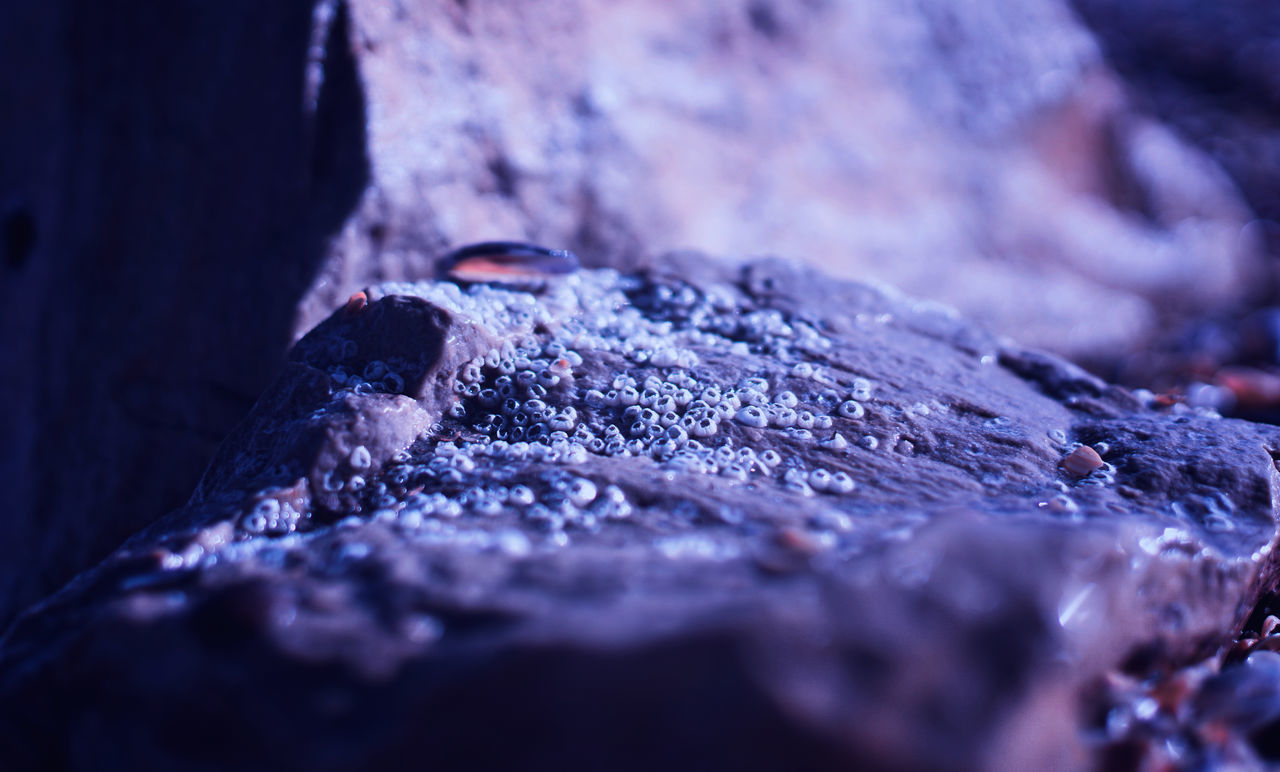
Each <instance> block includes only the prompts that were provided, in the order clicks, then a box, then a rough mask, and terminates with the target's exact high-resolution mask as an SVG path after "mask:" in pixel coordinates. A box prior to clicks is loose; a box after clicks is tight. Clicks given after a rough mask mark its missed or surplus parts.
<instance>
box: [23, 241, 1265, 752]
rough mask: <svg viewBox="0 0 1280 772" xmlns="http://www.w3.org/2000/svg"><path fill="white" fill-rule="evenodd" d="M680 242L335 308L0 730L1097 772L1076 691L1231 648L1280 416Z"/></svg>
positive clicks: (97, 586) (290, 744) (113, 569)
mask: <svg viewBox="0 0 1280 772" xmlns="http://www.w3.org/2000/svg"><path fill="white" fill-rule="evenodd" d="M689 258H690V256H689V255H687V254H686V255H682V256H678V257H673V258H671V260H670V261H669V262H668V263H666V264H661V265H659V266H658V267H656V268H654V269H652V270H648V271H644V272H641V273H636V274H621V273H618V272H616V271H612V270H592V271H581V272H579V273H577V274H575V275H572V276H568V277H565V278H562V279H558V280H554V281H551V282H549V283H548V284H547V285H546V286H544V287H542V288H540V289H539V290H537V291H518V290H514V289H504V288H502V287H497V286H488V285H475V286H464V287H459V286H456V285H453V284H448V283H430V282H426V283H417V284H384V285H380V286H378V287H374V288H370V289H369V290H368V291H367V295H366V297H367V304H364V303H355V304H354V305H348V306H347V307H345V308H342V309H339V310H338V311H336V312H334V314H333V315H332V316H331V317H330V318H329V319H328V320H326V321H325V322H323V323H321V324H320V325H318V326H317V327H316V328H315V329H314V330H313V331H312V332H311V333H309V334H308V335H307V336H306V337H304V338H303V339H302V340H301V341H300V342H299V343H298V345H297V346H296V347H295V349H294V352H293V354H292V355H291V364H290V366H289V368H288V369H287V370H286V371H285V373H284V375H283V376H282V378H281V380H280V381H279V382H278V383H277V384H276V385H275V386H273V387H272V388H271V389H269V390H268V391H267V392H266V394H264V396H263V397H262V398H261V400H260V401H259V403H258V405H257V406H256V407H255V408H254V410H253V411H252V413H251V414H250V416H249V417H248V418H247V419H246V420H245V422H244V424H243V425H242V426H241V427H240V428H239V429H237V430H236V431H235V432H234V433H233V434H232V435H231V437H229V438H228V440H227V442H226V443H225V444H224V446H223V448H222V449H221V450H220V451H219V454H218V457H217V458H216V459H215V461H214V463H213V464H212V465H211V466H210V469H209V470H208V472H207V473H206V476H205V479H204V482H203V483H202V484H201V486H200V488H199V489H198V490H197V492H196V493H195V495H194V496H193V497H192V499H191V501H190V502H189V503H188V505H187V506H186V507H185V508H183V509H181V510H179V511H177V512H175V513H173V514H172V515H170V516H169V517H167V518H165V519H163V520H161V521H159V522H158V523H156V524H155V525H154V526H152V527H150V528H148V529H146V530H145V531H143V532H141V533H139V534H137V535H136V536H135V537H134V538H133V539H131V540H130V541H129V542H128V543H126V544H125V545H124V546H123V547H122V548H121V549H119V550H118V551H117V552H116V553H114V554H113V555H112V556H110V557H109V558H108V559H107V560H105V561H104V562H103V563H102V564H100V565H99V566H97V567H95V568H93V569H91V570H89V571H87V572H85V573H84V574H82V575H80V576H79V577H77V578H76V579H75V580H74V581H73V582H72V583H71V584H70V585H68V586H67V587H66V588H64V589H63V590H62V591H61V592H59V593H57V594H56V595H54V596H52V597H50V598H49V599H47V600H45V601H44V602H42V603H40V604H37V605H36V606H35V607H33V608H32V609H31V610H30V611H29V612H27V613H26V614H25V615H23V616H22V617H21V618H20V619H19V621H18V622H17V623H16V624H15V625H14V626H13V628H12V629H11V630H10V631H9V632H8V634H7V635H6V636H5V638H4V639H3V640H2V641H0V728H3V729H4V730H5V731H0V750H3V752H4V753H6V754H7V757H8V758H9V759H12V760H13V763H14V765H15V766H17V767H18V768H22V767H23V766H31V767H35V766H48V765H53V766H62V767H66V768H73V769H74V768H89V767H102V766H108V767H111V766H115V767H121V768H163V767H172V766H187V767H193V766H225V765H228V764H250V765H271V766H276V767H280V766H283V767H286V768H309V769H317V768H318V769H326V768H351V767H358V768H365V769H377V768H388V769H389V768H397V767H399V766H401V765H402V764H403V763H404V760H405V759H422V760H423V761H424V763H426V761H427V760H430V762H431V764H432V765H433V766H438V767H442V768H476V767H483V766H499V767H507V768H510V767H521V768H543V767H551V766H553V765H558V766H567V767H572V768H611V769H652V768H655V767H664V768H689V769H691V768H694V767H701V768H706V767H713V768H740V769H776V768H794V769H838V768H841V769H842V768H848V767H849V766H850V765H855V766H860V767H866V768H882V769H971V768H988V767H999V766H1003V767H1009V766H1014V767H1023V768H1046V769H1053V768H1064V769H1065V768H1077V767H1080V766H1083V765H1085V764H1087V763H1088V761H1089V758H1090V756H1089V753H1090V751H1091V746H1090V743H1089V740H1088V736H1087V734H1086V733H1085V732H1084V731H1083V728H1084V726H1085V724H1086V717H1085V716H1082V715H1079V712H1080V707H1079V706H1080V705H1081V704H1082V700H1081V694H1082V690H1083V689H1084V688H1085V685H1086V684H1088V683H1089V682H1090V681H1091V680H1092V679H1095V678H1096V677H1097V676H1098V675H1099V674H1100V673H1102V672H1104V671H1106V670H1107V669H1111V668H1116V667H1120V666H1128V667H1159V666H1171V665H1176V664H1179V663H1183V662H1188V661H1192V660H1193V659H1194V658H1196V657H1200V656H1203V655H1205V654H1206V653H1208V652H1211V651H1213V650H1214V648H1215V647H1217V646H1218V645H1219V644H1220V643H1222V642H1223V641H1225V640H1227V639H1228V638H1229V637H1230V635H1231V633H1232V632H1233V630H1234V629H1235V628H1236V627H1237V626H1238V625H1239V624H1240V623H1241V622H1242V621H1243V619H1244V617H1245V616H1246V615H1247V613H1248V612H1249V610H1250V607H1251V605H1252V603H1253V601H1254V599H1255V598H1256V597H1257V595H1258V594H1259V593H1260V592H1262V591H1264V590H1265V589H1267V586H1266V585H1269V583H1270V582H1271V579H1270V577H1271V576H1272V575H1273V573H1272V572H1273V571H1274V566H1273V562H1274V560H1273V557H1272V555H1271V551H1272V547H1273V545H1274V543H1275V538H1276V528H1275V511H1274V496H1275V493H1276V482H1277V480H1276V475H1277V472H1276V467H1275V465H1274V463H1273V460H1272V455H1271V453H1273V452H1275V451H1276V449H1277V448H1278V447H1280V445H1278V444H1277V433H1276V431H1275V430H1274V429H1272V428H1269V427H1261V426H1256V425H1252V424H1248V423H1243V422H1239V421H1231V420H1224V419H1221V418H1218V417H1217V416H1216V415H1214V414H1212V413H1210V412H1206V411H1195V410H1191V409H1188V408H1186V407H1184V406H1172V407H1167V408H1160V409H1157V408H1158V407H1159V406H1158V405H1154V406H1152V405H1147V404H1146V403H1145V401H1144V400H1143V399H1141V398H1139V397H1138V396H1135V395H1134V394H1131V393H1129V392H1127V391H1124V390H1121V389H1118V388H1116V387H1112V386H1109V385H1107V384H1105V383H1102V382H1100V381H1098V380H1097V379H1096V378H1093V377H1092V376H1089V375H1088V374H1086V373H1084V372H1083V371H1081V370H1079V369H1078V368H1075V367H1073V366H1071V365H1068V364H1066V363H1064V362H1062V361H1061V360H1058V359H1056V358H1054V357H1052V356H1050V355H1046V354H1041V353H1037V352H1033V351H1026V350H1022V349H1019V348H1016V347H1015V346H1013V345H1012V344H1009V343H1007V342H1002V341H1000V340H998V339H996V338H993V337H991V336H989V335H987V334H985V333H983V332H981V331H980V330H978V329H976V328H974V327H973V326H971V325H969V324H967V323H966V322H964V321H962V320H960V319H958V318H956V317H955V315H954V314H953V313H951V312H948V311H946V310H945V309H942V308H939V307H937V306H935V305H932V304H922V303H916V302H913V301H911V300H908V299H906V298H903V297H899V296H896V295H893V294H891V293H886V292H885V291H882V290H876V289H872V288H869V287H866V286H862V285H856V284H847V283H842V282H839V281H835V280H832V279H830V278H828V277H825V276H823V275H821V274H818V273H816V272H814V271H813V270H812V269H807V268H802V267H797V266H795V265H791V264H787V263H784V262H780V261H765V262H759V263H753V264H749V265H747V266H745V267H743V268H741V269H734V268H729V267H725V265H724V264H721V263H716V262H714V261H711V260H703V261H696V260H690V259H689ZM695 264H696V265H698V266H699V267H698V268H697V269H696V270H690V269H688V268H686V266H690V265H695ZM680 271H683V273H680ZM681 277H683V278H681ZM646 411H647V412H646ZM837 437H839V438H840V439H837ZM1079 443H1088V444H1090V445H1091V446H1092V447H1093V448H1095V449H1096V450H1097V452H1098V453H1099V454H1100V456H1101V458H1102V459H1103V461H1104V463H1103V465H1102V466H1101V467H1100V468H1099V469H1097V470H1095V471H1093V472H1092V473H1090V474H1089V475H1087V476H1084V477H1080V478H1077V477H1075V476H1073V475H1069V474H1067V473H1066V472H1065V471H1063V470H1062V469H1061V468H1060V467H1059V463H1060V461H1061V460H1062V459H1063V458H1064V457H1065V456H1066V455H1067V454H1068V453H1070V452H1071V451H1072V450H1073V448H1075V447H1077V445H1078V444H1079Z"/></svg>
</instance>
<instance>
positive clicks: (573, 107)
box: [0, 0, 1253, 624]
mask: <svg viewBox="0 0 1280 772" xmlns="http://www.w3.org/2000/svg"><path fill="white" fill-rule="evenodd" d="M3 15H4V18H3V23H0V64H2V65H3V70H4V72H6V73H10V75H9V76H6V77H5V78H3V79H2V82H0V105H3V106H4V111H5V114H6V115H11V116H19V118H18V119H15V120H9V121H5V122H4V125H3V127H0V146H3V147H4V148H5V149H6V156H5V157H6V162H5V163H4V164H3V165H2V166H0V233H2V234H3V238H0V249H2V250H3V258H2V259H0V270H2V271H3V275H4V281H3V285H2V286H3V288H2V291H3V293H4V295H3V300H4V302H3V303H0V327H2V328H3V329H4V330H5V331H6V333H7V334H6V341H5V345H4V346H3V347H0V368H2V369H3V371H4V372H5V373H6V374H12V375H11V376H10V377H7V378H5V379H3V380H2V381H0V399H2V400H3V403H4V404H5V406H6V410H5V419H4V424H3V425H2V426H0V431H2V432H3V435H4V437H5V439H6V441H5V442H4V443H2V444H0V470H3V472H2V474H3V479H2V480H0V483H2V484H3V486H4V489H5V491H6V496H7V498H6V514H5V516H4V519H3V528H4V538H3V539H0V624H3V622H4V621H5V620H10V619H12V617H13V616H14V615H15V614H16V613H18V612H19V611H20V610H21V609H22V608H24V607H25V606H26V605H28V604H29V603H31V602H33V601H35V600H36V599H38V598H40V597H43V596H44V595H46V594H47V593H49V592H52V591H53V590H55V589H56V588H58V587H59V586H61V585H62V584H63V583H64V582H65V581H66V580H67V579H69V578H70V577H71V576H72V575H74V574H75V573H76V572H77V571H78V570H80V569H83V568H84V567H86V566H88V565H91V564H93V563H94V562H96V561H97V560H99V559H100V558H101V557H102V556H104V555H105V554H106V553H107V552H108V551H110V550H111V549H113V548H115V547H116V546H117V545H118V544H119V543H120V542H121V541H122V540H123V539H125V538H126V537H127V536H128V535H129V534H132V533H134V532H135V531H137V530H138V529H139V528H140V527H142V526H144V525H146V524H148V523H150V522H152V521H154V520H155V519H156V518H157V517H159V516H161V515H162V514H163V513H165V512H168V511H171V510H173V509H174V508H177V507H179V506H181V505H182V504H183V502H184V501H185V499H186V497H187V495H188V493H189V492H190V491H191V490H192V488H193V487H194V486H195V484H196V481H197V480H198V479H199V477H200V474H201V471H202V470H203V469H204V468H205V466H206V465H207V463H208V462H209V460H210V458H211V457H212V454H213V452H214V449H215V448H216V447H217V445H218V443H219V442H220V441H221V440H222V438H223V437H225V436H226V434H227V433H228V432H229V431H230V430H231V429H232V427H233V426H234V425H235V424H236V422H237V421H238V420H240V419H241V418H242V417H243V416H244V415H245V413H246V412H247V411H248V409H249V407H250V406H251V405H252V404H253V401H254V400H255V399H256V398H257V397H258V395H259V394H260V393H261V392H262V390H263V389H264V388H266V386H267V385H268V384H269V383H270V382H271V380H272V378H273V377H274V376H275V375H276V374H277V373H278V371H279V368H280V367H281V365H282V362H283V359H284V352H285V350H286V349H287V347H288V346H289V344H290V343H291V342H292V341H294V340H296V338H297V337H298V335H299V334H300V333H301V332H302V331H303V330H306V329H309V328H310V327H311V326H312V325H314V324H315V323H316V322H318V321H319V320H320V319H322V318H324V317H325V316H327V315H328V313H329V312H330V310H331V309H332V308H333V307H335V306H336V305H338V304H340V303H342V302H343V301H344V300H345V298H346V296H347V295H348V294H349V293H350V292H351V291H353V290H354V289H356V288H358V287H360V286H363V285H364V284H367V283H374V282H378V281H383V280H399V279H420V278H423V277H425V276H428V275H430V272H431V268H432V261H433V258H434V256H435V255H437V254H438V253H439V252H440V250H442V249H443V248H445V247H446V246H448V245H452V244H456V243H459V242H465V241H471V240H476V239H481V238H488V237H492V236H501V237H504V238H529V239H534V240H539V241H542V242H545V243H548V244H549V245H552V246H559V247H569V248H573V249H576V250H577V251H578V252H579V253H580V254H581V255H582V256H583V259H584V260H585V261H587V262H588V263H589V264H591V265H597V266H600V265H612V266H627V267H630V266H633V265H635V264H638V263H641V262H643V261H644V260H646V259H648V258H649V257H650V256H651V255H653V254H657V253H659V252H662V251H664V250H666V249H668V248H672V247H681V248H686V247H697V248H702V249H704V250H708V251H710V252H711V253H713V254H717V255H721V256H724V257H725V258H727V259H737V258H740V257H743V256H748V255H759V254H766V253H775V254H779V255H783V256H786V257H789V258H794V259H799V260H804V261H808V262H809V263H811V264H814V265H820V266H822V267H823V268H824V269H825V270H827V271H828V272H830V273H833V274H836V275H840V276H845V277H859V278H864V279H874V280H879V281H884V282H888V283H891V284H894V285H897V286H900V287H903V288H904V289H906V290H907V291H909V292H911V293H913V294H915V295H918V296H922V297H926V298H930V299H934V300H940V301H944V302H946V303H949V304H952V305H955V306H957V307H959V308H961V309H962V310H963V311H964V312H965V313H967V314H968V315H970V316H972V317H973V318H975V319H978V320H979V321H980V322H982V323H984V324H986V325H988V326H989V327H990V328H991V329H993V330H995V331H996V332H998V333H1010V334H1014V335H1016V336H1018V337H1019V338H1020V339H1021V340H1023V341H1024V342H1026V343H1028V344H1035V345H1040V346H1046V347H1049V348H1051V349H1054V350H1056V351H1059V352H1064V353H1068V354H1072V355H1080V356H1096V357H1100V358H1105V357H1107V356H1110V355H1111V352H1114V351H1116V350H1119V349H1122V348H1123V347H1125V346H1130V345H1134V344H1135V343H1136V342H1139V341H1142V340H1143V339H1144V338H1145V336H1147V335H1148V334H1149V333H1150V332H1151V331H1152V330H1153V329H1155V328H1156V327H1157V326H1158V324H1159V323H1160V316H1161V314H1162V313H1164V312H1169V313H1177V312H1179V311H1180V310H1183V309H1192V308H1198V307H1203V306H1213V305H1217V304H1223V303H1227V304H1229V303H1233V302H1235V301H1237V300H1238V299H1239V298H1240V297H1241V295H1242V294H1243V293H1244V292H1245V291H1246V290H1247V288H1248V287H1249V286H1250V277H1251V275H1252V270H1253V263H1252V261H1251V258H1250V254H1251V253H1250V246H1249V242H1248V240H1247V239H1246V240H1245V241H1243V242H1242V241H1241V240H1240V239H1239V238H1238V234H1239V231H1240V227H1241V225H1242V224H1243V223H1244V222H1245V221H1246V220H1247V219H1248V216H1247V214H1246V213H1245V210H1244V209H1243V208H1242V206H1241V204H1240V202H1239V201H1238V198H1237V196H1236V194H1235V193H1234V192H1233V190H1232V189H1231V187H1230V185H1229V184H1227V183H1226V182H1225V181H1224V179H1225V178H1224V177H1223V176H1222V175H1221V174H1220V173H1219V172H1218V171H1217V170H1216V167H1214V166H1213V165H1212V164H1211V163H1209V162H1207V161H1206V160H1205V157H1204V156H1203V155H1201V154H1200V153H1198V152H1197V151H1194V150H1192V149H1190V148H1188V146H1187V145H1185V144H1184V143H1182V142H1181V141H1180V140H1179V139H1177V137H1176V136H1175V135H1173V134H1171V133H1170V132H1169V131H1167V130H1166V129H1165V128H1164V127H1163V126H1162V125H1161V124H1159V123H1157V122H1153V121H1152V120H1149V119H1147V118H1144V117H1142V116H1141V115H1138V114H1137V113H1135V112H1134V111H1133V109H1132V107H1131V105H1130V103H1129V102H1128V100H1127V99H1126V98H1125V97H1124V96H1123V94H1122V93H1121V91H1120V89H1119V88H1118V86H1117V81H1116V79H1115V77H1114V76H1113V75H1112V74H1111V73H1110V72H1109V71H1108V70H1107V68H1106V66H1104V64H1103V63H1102V61H1101V59H1100V57H1099V54H1098V51H1097V48H1096V46H1095V44H1094V42H1093V40H1092V39H1091V37H1090V36H1089V34H1088V32H1087V31H1086V30H1085V29H1084V28H1083V27H1082V26H1080V25H1079V24H1078V23H1077V22H1076V20H1075V19H1074V17H1073V16H1072V15H1071V14H1070V13H1069V12H1068V11H1067V9H1066V8H1065V7H1064V6H1063V5H1062V4H1061V3H1059V2H1054V1H1053V0H1037V1H1036V2H1030V3H1020V4H1018V7H1017V9H1014V10H1010V9H1009V8H1008V6H1007V4H1005V3H996V2H975V3H965V4H962V5H957V4H953V3H946V2H929V3H907V2H878V3H822V2H801V3H792V4H784V3H780V2H778V3H768V2H762V1H761V0H751V1H750V2H746V1H736V2H730V1H729V0H717V2H711V3H699V4H696V6H689V5H684V6H675V5H669V4H654V3H647V2H637V1H634V0H632V1H629V2H620V3H611V4H607V5H604V6H602V5H599V4H588V3H584V2H575V1H572V0H562V1H557V2H541V3H537V4H526V3H518V4H511V3H494V2H480V1H478V0H477V1H473V2H452V1H450V2H446V1H445V0H433V1H426V0H424V1H422V2H399V3H391V2H378V1H376V0H360V1H358V2H357V1H355V0H352V1H350V2H335V1H334V0H324V1H323V2H313V1H310V0H308V1H303V0H287V1H286V2H280V3H273V4H271V5H270V7H264V6H263V5H262V4H261V3H255V2H245V1H244V0H232V1H231V2H227V3H221V4H219V5H218V6H217V8H216V10H213V9H209V8H204V7H195V6H188V5H174V4H171V3H151V4H144V5H143V6H138V7H137V10H136V12H135V13H133V14H130V15H128V16H124V15H119V14H116V13H114V12H112V11H110V10H107V9H105V8H103V7H101V6H99V5H96V4H93V3H87V2H82V1H80V0H58V1H57V2H45V1H44V0H40V1H39V2H37V1H36V0H17V1H16V2H10V3H7V4H6V5H5V8H4V11H3ZM1137 201H1141V202H1143V203H1142V205H1137V204H1135V202H1137Z"/></svg>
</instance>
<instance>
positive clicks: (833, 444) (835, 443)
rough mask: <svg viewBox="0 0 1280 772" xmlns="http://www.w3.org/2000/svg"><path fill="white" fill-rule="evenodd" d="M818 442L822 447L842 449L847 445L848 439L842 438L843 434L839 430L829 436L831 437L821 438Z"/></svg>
mask: <svg viewBox="0 0 1280 772" xmlns="http://www.w3.org/2000/svg"><path fill="white" fill-rule="evenodd" d="M818 444H819V445H821V446H822V447H824V448H830V449H831V450H844V449H845V448H847V447H849V441H848V440H846V439H845V438H844V435H843V434H841V433H839V432H836V433H835V434H833V435H832V436H831V439H829V440H823V441H822V442H820V443H818Z"/></svg>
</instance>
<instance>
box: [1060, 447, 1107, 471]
mask: <svg viewBox="0 0 1280 772" xmlns="http://www.w3.org/2000/svg"><path fill="white" fill-rule="evenodd" d="M1061 466H1062V469H1063V471H1065V472H1066V473H1067V474H1069V475H1071V476H1072V477H1088V476H1089V474H1091V473H1092V472H1093V470H1095V469H1097V468H1098V467H1100V466H1102V456H1099V455H1098V451H1096V450H1094V449H1093V448H1091V447H1089V446H1088V445H1081V446H1080V447H1078V448H1076V449H1075V450H1073V451H1071V452H1070V453H1068V454H1067V455H1066V457H1064V458H1063V459H1062V462H1061Z"/></svg>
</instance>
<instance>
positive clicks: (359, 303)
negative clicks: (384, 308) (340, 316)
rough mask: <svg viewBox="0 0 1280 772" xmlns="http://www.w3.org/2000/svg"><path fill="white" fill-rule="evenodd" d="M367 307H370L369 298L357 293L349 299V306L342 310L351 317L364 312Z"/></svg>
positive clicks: (362, 293)
mask: <svg viewBox="0 0 1280 772" xmlns="http://www.w3.org/2000/svg"><path fill="white" fill-rule="evenodd" d="M367 305H369V296H368V295H366V294H365V293H364V292H363V291H361V292H356V293H354V294H352V295H351V297H349V298H347V305H346V306H345V307H344V308H343V309H342V310H343V311H344V312H345V313H346V314H347V316H351V315H353V314H358V313H360V312H361V311H363V310H364V307H365V306H367Z"/></svg>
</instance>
